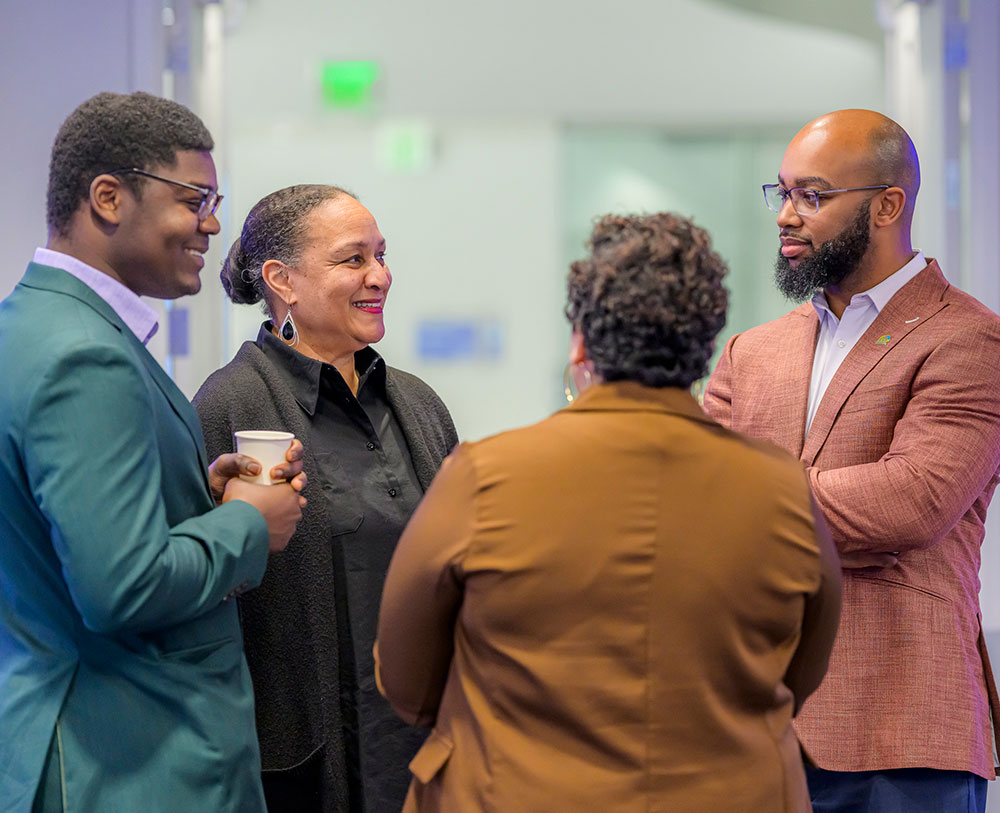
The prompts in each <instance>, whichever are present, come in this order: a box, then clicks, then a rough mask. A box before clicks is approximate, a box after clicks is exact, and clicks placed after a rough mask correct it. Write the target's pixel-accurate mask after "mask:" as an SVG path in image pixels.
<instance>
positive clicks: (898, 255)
mask: <svg viewBox="0 0 1000 813" xmlns="http://www.w3.org/2000/svg"><path fill="white" fill-rule="evenodd" d="M913 254H914V251H913V249H912V247H911V246H910V243H909V240H907V241H905V243H904V242H900V243H898V244H893V245H891V246H887V247H885V248H884V249H881V250H880V249H878V248H877V247H876V246H874V245H872V248H871V250H870V251H869V252H868V253H867V254H865V256H864V257H863V258H862V260H861V263H860V264H859V265H858V267H857V268H856V269H855V270H854V271H852V272H851V273H850V274H848V275H847V276H846V277H844V278H843V279H842V280H841V281H840V282H839V283H837V284H836V285H828V286H827V287H826V288H824V289H823V293H824V295H825V296H826V302H827V304H828V305H829V306H830V310H831V311H832V312H833V315H834V316H836V317H837V319H840V317H841V316H843V314H844V311H845V310H847V306H848V305H850V304H851V299H852V298H853V297H854V296H855V294H860V293H863V292H864V291H868V290H871V289H872V288H874V287H875V286H876V285H878V284H879V283H880V282H883V281H884V280H887V279H888V278H889V277H891V276H892V275H893V274H895V273H896V272H897V271H898V270H899V269H900V268H902V267H903V266H904V265H906V264H907V263H908V262H909V261H910V260H912V259H913Z"/></svg>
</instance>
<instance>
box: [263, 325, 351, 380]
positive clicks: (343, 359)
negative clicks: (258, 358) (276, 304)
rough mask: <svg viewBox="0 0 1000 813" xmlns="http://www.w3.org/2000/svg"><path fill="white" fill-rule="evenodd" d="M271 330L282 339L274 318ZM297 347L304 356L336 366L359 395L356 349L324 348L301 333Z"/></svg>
mask: <svg viewBox="0 0 1000 813" xmlns="http://www.w3.org/2000/svg"><path fill="white" fill-rule="evenodd" d="M271 324H272V328H271V332H272V333H273V334H274V335H275V336H277V337H278V338H279V339H281V334H280V333H279V332H278V327H277V325H276V324H275V323H274V321H273V320H272V322H271ZM295 349H296V350H297V351H298V352H300V353H301V354H302V355H303V356H307V357H308V358H311V359H315V360H316V361H321V362H323V363H324V364H329V365H330V366H331V367H335V368H336V369H337V372H338V373H340V375H341V376H342V377H343V379H344V383H346V384H347V386H348V387H350V390H351V392H352V393H353V394H354V395H355V396H357V394H358V385H359V383H360V379H359V377H358V370H357V367H356V366H355V363H354V351H353V350H351V351H348V352H346V353H338V352H332V351H327V350H324V349H323V348H322V347H321V346H317V345H315V344H313V343H312V342H310V341H308V340H307V339H305V338H304V337H303V336H302V334H301V333H300V334H299V343H298V345H296V347H295Z"/></svg>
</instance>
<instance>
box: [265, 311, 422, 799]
mask: <svg viewBox="0 0 1000 813" xmlns="http://www.w3.org/2000/svg"><path fill="white" fill-rule="evenodd" d="M257 345H258V346H259V347H260V348H261V350H262V351H263V352H264V354H265V355H267V356H268V357H269V358H271V359H272V360H273V361H274V362H275V367H276V368H277V369H279V370H281V371H282V373H283V374H285V375H287V383H288V387H289V389H290V390H291V392H292V394H293V395H294V396H295V400H296V401H298V403H299V405H300V406H301V407H302V409H303V410H304V412H305V413H306V415H307V416H308V420H309V422H310V435H309V437H308V438H300V440H301V441H302V443H303V445H305V446H307V447H308V448H309V450H310V452H311V453H312V454H313V456H314V457H315V459H316V463H317V468H318V472H317V474H318V478H317V477H316V475H311V477H312V478H313V479H310V482H309V492H310V498H311V499H318V498H319V496H318V495H319V493H320V491H321V492H322V494H323V496H324V497H325V499H327V500H328V503H329V504H328V513H329V516H330V517H331V527H330V544H331V545H332V546H333V553H334V573H332V574H331V578H332V582H333V589H334V595H335V597H336V608H337V619H336V624H337V635H338V641H339V650H340V654H339V657H340V664H341V667H340V694H341V711H342V714H343V719H344V726H345V731H344V734H345V741H346V745H347V749H348V762H349V770H350V771H351V773H352V774H353V776H352V782H351V784H352V792H351V796H352V805H351V807H352V810H353V809H358V810H369V811H377V810H384V809H389V808H390V807H391V806H392V805H395V806H396V809H398V806H399V805H401V804H402V799H403V795H405V789H406V785H407V784H408V782H409V774H408V772H407V771H406V763H407V762H408V761H409V758H408V757H406V758H405V760H403V761H401V760H400V757H399V752H400V750H401V749H402V750H410V756H412V751H413V750H415V747H416V746H417V745H419V742H420V739H421V737H420V736H419V735H417V732H415V731H414V730H412V729H408V728H407V727H406V726H404V725H403V724H402V723H401V722H400V721H399V720H398V718H396V716H395V714H394V713H393V712H392V710H391V709H390V708H389V706H388V704H387V703H386V701H385V700H384V699H383V698H382V697H381V696H380V695H379V693H378V689H377V688H376V685H375V664H374V659H373V656H372V646H373V645H374V643H375V633H376V630H377V625H378V611H379V604H380V602H381V599H382V587H383V585H384V583H385V574H386V571H387V570H388V567H389V560H390V559H391V558H392V553H393V550H395V547H396V542H397V541H398V540H399V537H400V534H402V532H403V528H404V527H405V526H406V523H407V521H408V520H409V518H410V515H411V514H412V513H413V511H414V509H415V508H416V507H417V503H418V502H419V501H420V498H421V496H422V495H423V491H422V489H421V487H420V483H419V481H418V480H417V475H416V472H415V471H414V469H413V464H412V462H411V460H410V452H409V449H408V448H407V445H406V439H405V437H404V435H403V431H402V429H401V427H400V425H399V422H398V421H397V420H396V416H395V415H394V414H393V412H392V409H391V408H390V407H389V403H388V401H387V400H386V395H385V362H384V361H383V360H382V358H381V356H379V354H378V353H376V352H375V351H374V350H373V349H372V348H370V347H367V348H365V349H364V350H361V351H359V352H357V353H356V354H355V356H354V358H355V367H356V369H357V372H358V378H359V382H358V394H357V396H356V397H355V395H354V394H353V393H352V392H351V389H350V387H348V385H347V383H346V382H345V381H344V378H343V376H341V374H340V373H339V372H338V370H337V368H336V367H333V366H332V365H330V364H325V363H323V362H320V361H317V360H315V359H311V358H307V357H306V356H303V355H302V354H301V353H298V352H297V351H295V350H293V349H292V348H290V347H288V346H287V345H285V344H284V343H283V342H282V341H281V340H280V339H278V338H277V337H275V336H274V335H272V334H271V333H270V332H268V331H267V330H266V328H262V329H261V331H260V335H259V336H258V338H257ZM316 479H318V480H319V482H316ZM393 740H396V742H392V741H393ZM387 754H395V755H396V757H395V758H394V759H390V760H386V759H385V756H386V755H387ZM400 761H401V765H400V764H396V763H397V762H400ZM386 762H389V763H390V764H386ZM350 763H353V765H352V764H350ZM355 767H357V768H358V770H359V773H357V774H355V773H354V770H353V769H354V768H355ZM396 774H398V776H396ZM362 777H364V779H366V780H368V781H365V782H362V780H361V778H362ZM387 786H388V787H396V788H397V791H398V792H399V793H401V794H402V795H399V796H398V798H391V799H390V798H386V797H385V796H384V791H385V790H386V789H387ZM376 789H379V790H376ZM391 795H392V796H393V797H395V796H396V794H395V793H392V794H391ZM362 799H363V800H364V801H363V802H362Z"/></svg>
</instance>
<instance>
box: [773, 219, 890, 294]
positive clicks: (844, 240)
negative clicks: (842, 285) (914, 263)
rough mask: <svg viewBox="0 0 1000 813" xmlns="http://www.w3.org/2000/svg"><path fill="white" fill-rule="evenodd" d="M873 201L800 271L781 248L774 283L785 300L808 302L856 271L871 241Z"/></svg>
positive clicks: (801, 263) (803, 261) (801, 264)
mask: <svg viewBox="0 0 1000 813" xmlns="http://www.w3.org/2000/svg"><path fill="white" fill-rule="evenodd" d="M870 208H871V201H865V202H864V203H863V204H861V206H860V207H859V208H858V211H857V213H856V214H855V216H854V220H852V221H851V222H850V223H848V224H847V226H846V227H845V228H844V230H843V231H842V232H841V233H840V234H838V235H837V236H836V237H834V238H833V239H832V240H827V241H826V242H825V243H823V244H822V245H821V246H820V247H819V248H818V249H817V250H816V252H815V253H814V254H813V255H812V256H811V257H806V258H805V259H803V260H801V261H800V262H799V264H798V267H797V268H794V269H793V268H792V264H791V262H790V261H789V260H788V258H787V257H784V256H783V255H782V254H781V249H778V259H777V260H776V261H775V263H774V284H775V285H776V286H777V287H778V290H779V291H781V293H783V294H784V295H785V298H787V299H790V300H792V301H793V302H805V300H807V299H810V298H811V297H812V296H813V295H814V294H815V293H817V292H818V291H821V290H823V289H824V288H826V287H827V286H829V285H836V284H837V283H839V282H840V281H841V280H842V279H844V277H846V276H847V275H848V274H850V273H852V272H853V271H857V269H858V267H859V266H860V265H861V261H862V260H863V259H864V256H865V254H866V253H867V251H868V244H869V243H870V242H871V228H870V226H869V223H868V215H869V210H870Z"/></svg>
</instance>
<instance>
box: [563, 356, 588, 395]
mask: <svg viewBox="0 0 1000 813" xmlns="http://www.w3.org/2000/svg"><path fill="white" fill-rule="evenodd" d="M574 367H577V368H579V369H581V370H583V377H584V378H585V379H586V381H585V383H584V385H583V388H582V389H581V388H578V387H577V386H576V379H575V378H574V377H573V368H574ZM593 382H594V376H593V375H592V374H591V372H590V369H589V368H588V367H587V366H586V365H585V364H571V363H567V364H566V366H565V367H564V368H563V392H564V393H565V394H566V403H568V404H572V403H573V402H574V401H575V400H576V399H577V398H579V397H580V393H581V392H583V391H584V390H586V389H587V388H588V387H590V385H591V384H592V383H593Z"/></svg>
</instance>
